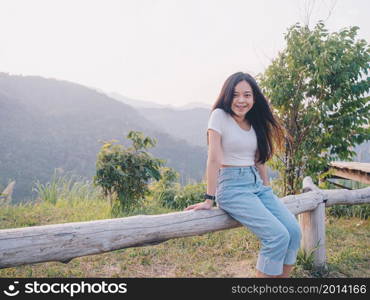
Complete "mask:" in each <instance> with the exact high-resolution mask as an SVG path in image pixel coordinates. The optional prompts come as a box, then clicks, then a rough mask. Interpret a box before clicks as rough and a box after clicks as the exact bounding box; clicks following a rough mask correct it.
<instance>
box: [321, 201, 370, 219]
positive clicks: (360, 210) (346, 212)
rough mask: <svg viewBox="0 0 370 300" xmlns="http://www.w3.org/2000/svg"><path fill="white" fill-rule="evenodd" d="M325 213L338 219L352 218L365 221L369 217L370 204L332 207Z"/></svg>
mask: <svg viewBox="0 0 370 300" xmlns="http://www.w3.org/2000/svg"><path fill="white" fill-rule="evenodd" d="M327 213H328V214H329V215H331V216H334V217H337V218H340V217H344V218H347V219H348V218H353V217H357V218H359V219H363V220H367V219H368V217H369V215H370V204H368V203H365V204H360V205H339V204H338V205H333V206H330V207H328V208H327Z"/></svg>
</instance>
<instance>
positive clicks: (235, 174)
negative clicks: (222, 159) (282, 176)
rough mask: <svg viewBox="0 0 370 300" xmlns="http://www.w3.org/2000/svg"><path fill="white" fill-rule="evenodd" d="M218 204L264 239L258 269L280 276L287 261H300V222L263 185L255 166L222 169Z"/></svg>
mask: <svg viewBox="0 0 370 300" xmlns="http://www.w3.org/2000/svg"><path fill="white" fill-rule="evenodd" d="M216 203H217V206H218V207H219V208H220V209H222V210H224V211H225V212H226V213H227V214H228V215H230V217H232V218H233V219H235V220H237V221H238V222H239V223H241V224H242V225H244V226H245V227H247V228H248V229H250V230H251V231H252V232H253V233H254V234H256V236H257V237H258V239H259V240H260V242H261V244H262V245H261V249H260V252H259V254H258V258H257V264H256V269H258V270H259V271H261V272H263V273H265V274H268V275H280V274H282V273H283V264H288V265H292V264H294V263H295V262H296V258H297V252H298V249H299V248H300V242H301V236H302V234H301V229H300V226H299V223H298V222H297V219H296V218H295V216H294V215H293V214H292V213H291V212H290V211H289V209H288V208H287V207H286V206H285V204H284V203H283V202H282V201H281V200H280V199H279V198H278V197H277V196H276V195H275V194H274V192H273V190H272V188H271V187H269V186H265V185H263V184H262V179H261V177H260V175H259V173H258V171H257V168H256V167H255V166H248V167H225V168H220V169H219V171H218V179H217V189H216Z"/></svg>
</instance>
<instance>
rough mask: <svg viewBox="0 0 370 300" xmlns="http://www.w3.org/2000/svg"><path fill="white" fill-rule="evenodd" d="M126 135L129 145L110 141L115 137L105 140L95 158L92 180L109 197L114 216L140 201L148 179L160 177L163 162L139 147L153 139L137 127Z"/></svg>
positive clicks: (139, 203)
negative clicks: (129, 141) (130, 143)
mask: <svg viewBox="0 0 370 300" xmlns="http://www.w3.org/2000/svg"><path fill="white" fill-rule="evenodd" d="M127 138H128V139H130V140H132V144H133V146H132V147H128V148H126V147H124V146H123V145H119V144H118V145H113V144H112V143H113V142H116V141H117V140H111V141H108V142H105V143H104V145H103V146H102V148H101V150H100V152H99V154H98V159H97V162H96V175H95V176H94V184H95V185H97V186H100V187H101V188H102V190H103V193H104V195H105V196H106V197H109V199H110V203H111V207H112V215H113V216H117V215H119V214H120V213H121V212H124V211H125V212H126V213H128V212H130V211H132V210H133V209H135V207H138V206H140V205H142V204H143V202H144V200H145V196H146V195H149V194H150V192H149V189H148V181H149V180H150V179H153V178H154V179H155V180H159V179H160V178H161V175H160V172H159V167H160V166H161V165H162V164H163V163H164V161H163V160H160V159H156V158H153V157H152V156H151V154H150V153H147V152H146V151H144V150H141V149H142V148H145V149H146V148H148V147H153V146H154V145H155V144H156V140H152V139H151V138H149V137H145V138H144V136H143V134H142V133H141V132H137V131H130V132H129V134H128V135H127Z"/></svg>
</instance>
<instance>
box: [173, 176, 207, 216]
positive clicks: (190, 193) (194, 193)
mask: <svg viewBox="0 0 370 300" xmlns="http://www.w3.org/2000/svg"><path fill="white" fill-rule="evenodd" d="M205 191H206V183H204V182H201V183H196V184H187V185H186V186H184V187H183V188H181V190H179V192H178V193H177V195H176V196H175V198H174V202H173V204H172V207H173V208H175V209H180V210H182V209H184V208H186V207H187V206H189V205H192V204H195V203H198V202H202V201H204V197H203V196H204V193H205Z"/></svg>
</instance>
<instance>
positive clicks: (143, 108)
mask: <svg viewBox="0 0 370 300" xmlns="http://www.w3.org/2000/svg"><path fill="white" fill-rule="evenodd" d="M108 95H110V96H111V97H112V98H115V99H117V100H119V101H122V102H123V103H127V104H129V105H131V106H132V107H134V108H138V110H137V111H138V113H140V114H141V115H142V116H143V117H144V118H146V119H147V120H149V121H151V122H153V123H154V124H156V125H157V126H159V127H160V128H161V130H162V131H163V132H166V133H168V134H170V135H172V136H175V137H177V138H179V139H184V140H186V141H187V142H188V143H190V144H192V145H196V146H201V147H206V146H207V135H206V134H207V123H208V118H209V114H210V112H211V106H210V105H207V104H205V103H200V102H192V103H188V104H186V105H184V106H180V107H175V106H170V105H161V104H157V103H154V102H150V101H142V100H134V99H129V98H126V97H124V96H122V95H120V94H118V93H109V94H108Z"/></svg>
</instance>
